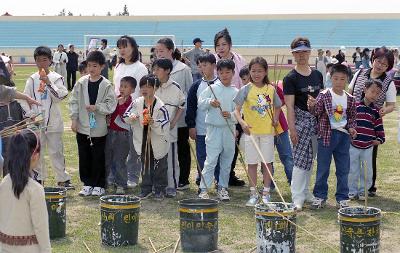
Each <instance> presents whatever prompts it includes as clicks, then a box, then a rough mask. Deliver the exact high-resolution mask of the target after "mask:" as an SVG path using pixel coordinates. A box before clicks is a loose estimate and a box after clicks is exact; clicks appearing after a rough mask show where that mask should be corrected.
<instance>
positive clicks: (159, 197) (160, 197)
mask: <svg viewBox="0 0 400 253" xmlns="http://www.w3.org/2000/svg"><path fill="white" fill-rule="evenodd" d="M153 199H154V200H157V201H162V200H163V199H164V193H163V192H156V194H154V197H153Z"/></svg>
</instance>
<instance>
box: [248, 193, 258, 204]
mask: <svg viewBox="0 0 400 253" xmlns="http://www.w3.org/2000/svg"><path fill="white" fill-rule="evenodd" d="M257 202H258V195H257V194H255V193H254V194H251V193H250V198H249V200H248V201H247V203H246V206H250V207H253V206H255V205H256V204H257Z"/></svg>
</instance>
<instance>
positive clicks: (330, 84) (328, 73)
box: [325, 63, 334, 89]
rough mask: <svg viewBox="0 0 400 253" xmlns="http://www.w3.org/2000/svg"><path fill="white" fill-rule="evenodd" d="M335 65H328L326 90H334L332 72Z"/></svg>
mask: <svg viewBox="0 0 400 253" xmlns="http://www.w3.org/2000/svg"><path fill="white" fill-rule="evenodd" d="M333 65H334V64H333V63H328V64H326V76H325V89H328V88H332V80H331V70H332V66H333Z"/></svg>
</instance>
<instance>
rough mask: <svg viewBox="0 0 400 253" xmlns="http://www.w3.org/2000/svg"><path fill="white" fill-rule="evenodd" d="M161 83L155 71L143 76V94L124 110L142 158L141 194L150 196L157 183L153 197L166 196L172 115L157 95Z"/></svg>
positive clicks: (146, 196) (158, 198)
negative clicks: (170, 116) (170, 118)
mask: <svg viewBox="0 0 400 253" xmlns="http://www.w3.org/2000/svg"><path fill="white" fill-rule="evenodd" d="M159 85H160V83H159V81H158V79H157V78H156V77H155V76H154V75H146V76H144V77H142V79H140V82H139V86H140V92H141V94H142V96H141V97H138V98H137V99H135V100H134V101H133V102H132V104H131V106H130V107H129V108H128V110H127V111H126V113H125V115H124V116H125V118H126V120H127V121H128V122H129V123H130V124H132V131H133V145H134V148H135V151H136V153H137V154H138V155H139V156H140V157H141V161H142V186H141V193H140V194H139V197H140V198H141V199H145V198H148V197H149V196H151V194H152V189H153V187H154V190H155V195H154V199H156V200H163V199H164V192H165V188H166V187H167V183H168V179H167V170H168V157H167V155H168V151H169V149H170V143H169V129H170V124H169V115H168V110H167V109H166V108H165V106H164V103H163V102H162V101H161V99H159V98H158V97H156V96H155V91H156V89H157V87H158V86H159Z"/></svg>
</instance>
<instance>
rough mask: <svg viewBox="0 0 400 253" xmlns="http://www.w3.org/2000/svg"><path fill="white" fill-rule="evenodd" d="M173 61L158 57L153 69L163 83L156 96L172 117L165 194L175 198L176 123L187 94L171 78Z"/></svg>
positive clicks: (177, 164)
mask: <svg viewBox="0 0 400 253" xmlns="http://www.w3.org/2000/svg"><path fill="white" fill-rule="evenodd" d="M172 68H173V66H172V61H171V60H169V59H157V60H155V61H154V63H153V66H152V69H153V73H154V75H155V76H157V78H158V80H159V81H160V83H161V86H160V87H159V88H158V89H157V90H156V94H155V95H156V96H157V97H158V98H159V99H161V101H162V102H163V103H164V105H165V108H167V110H168V115H169V118H170V131H169V141H170V143H171V147H170V149H169V151H168V186H167V189H166V194H165V196H166V197H167V198H173V197H175V196H176V188H177V187H178V184H179V162H178V147H177V141H178V131H177V127H176V123H177V122H178V120H179V118H180V117H181V115H182V113H183V111H184V108H185V102H186V98H185V94H183V92H182V90H181V87H180V86H179V84H178V83H176V82H174V81H173V80H171V79H170V73H171V71H172Z"/></svg>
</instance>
